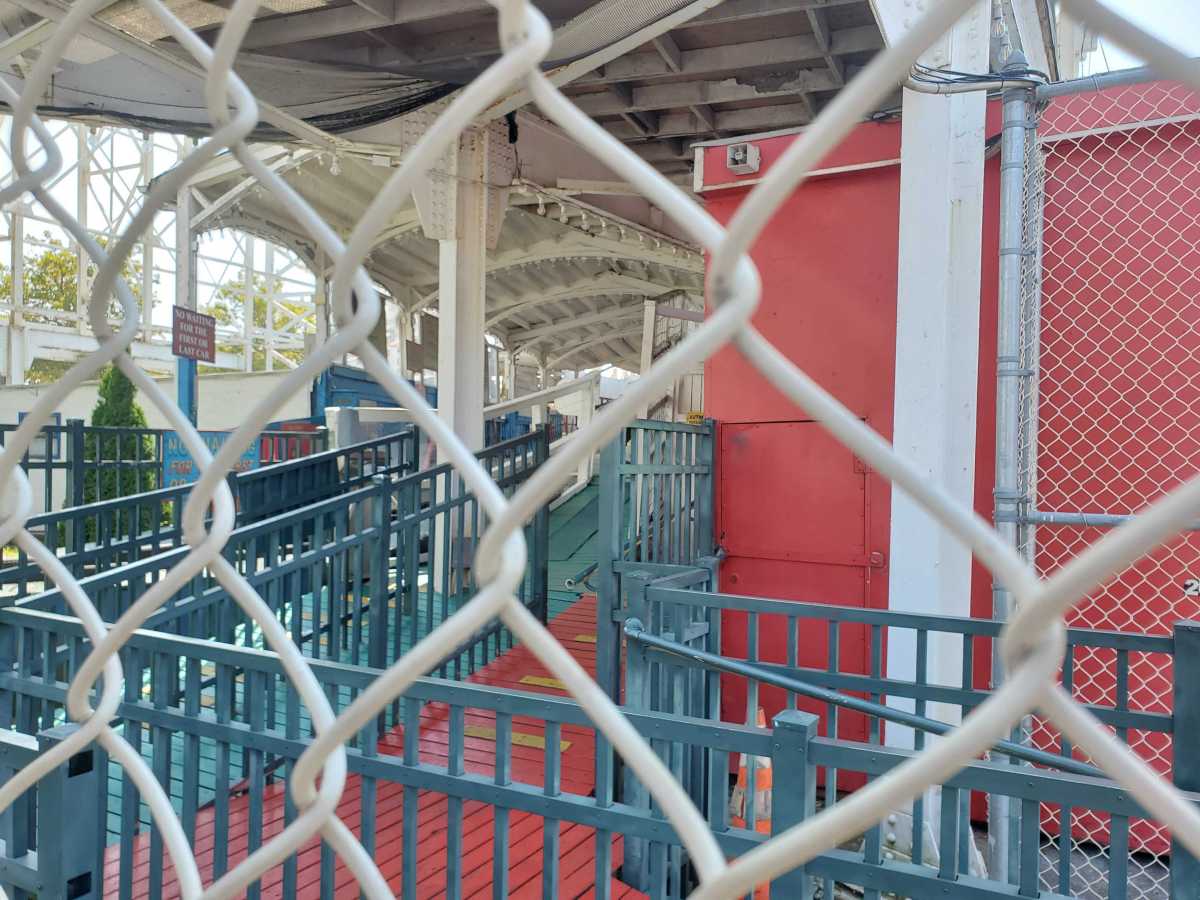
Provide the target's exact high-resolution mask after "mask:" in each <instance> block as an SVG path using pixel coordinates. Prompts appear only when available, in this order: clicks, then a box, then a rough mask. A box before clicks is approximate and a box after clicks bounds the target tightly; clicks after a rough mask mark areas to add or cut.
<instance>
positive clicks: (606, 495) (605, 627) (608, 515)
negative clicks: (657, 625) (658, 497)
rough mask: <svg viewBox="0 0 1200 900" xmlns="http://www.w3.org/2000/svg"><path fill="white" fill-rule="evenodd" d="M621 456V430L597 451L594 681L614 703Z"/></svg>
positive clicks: (616, 690)
mask: <svg viewBox="0 0 1200 900" xmlns="http://www.w3.org/2000/svg"><path fill="white" fill-rule="evenodd" d="M624 454H625V429H621V431H620V432H619V433H618V434H617V436H616V437H615V438H613V439H612V440H611V441H609V443H608V444H607V445H605V447H604V448H603V449H602V450H601V451H600V522H599V530H600V532H599V546H598V547H597V559H598V563H599V564H598V568H597V570H596V577H597V585H596V682H597V683H598V684H599V685H600V687H601V688H603V690H604V692H605V693H606V694H608V696H609V697H611V698H612V699H613V700H614V701H615V702H620V684H619V683H618V679H619V677H620V675H619V673H620V671H621V664H620V657H621V626H620V623H619V622H617V621H615V614H616V613H618V612H619V611H620V609H621V582H620V578H619V576H618V575H617V573H616V572H615V571H614V570H613V562H614V561H616V560H618V559H620V558H621V475H620V472H619V471H618V466H619V465H620V464H621V459H622V457H623V456H624Z"/></svg>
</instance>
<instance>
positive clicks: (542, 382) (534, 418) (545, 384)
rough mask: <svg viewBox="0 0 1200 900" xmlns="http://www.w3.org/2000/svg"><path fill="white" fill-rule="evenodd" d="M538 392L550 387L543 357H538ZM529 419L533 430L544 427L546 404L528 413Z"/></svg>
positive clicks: (548, 374)
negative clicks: (540, 426)
mask: <svg viewBox="0 0 1200 900" xmlns="http://www.w3.org/2000/svg"><path fill="white" fill-rule="evenodd" d="M537 370H538V390H539V391H544V390H546V389H547V388H549V387H550V370H549V369H548V368H547V367H546V357H545V355H542V356H539V357H538V367H537ZM529 418H530V421H531V423H532V425H533V427H534V428H537V427H538V426H539V425H545V424H546V419H547V418H548V416H547V410H546V404H545V403H539V404H538V405H537V406H535V407H534V408H533V409H531V410H530V411H529Z"/></svg>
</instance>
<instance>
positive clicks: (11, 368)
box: [4, 207, 29, 384]
mask: <svg viewBox="0 0 1200 900" xmlns="http://www.w3.org/2000/svg"><path fill="white" fill-rule="evenodd" d="M11 215H12V219H11V225H10V232H11V233H10V235H9V237H10V238H11V240H10V241H9V250H10V252H11V254H12V256H11V258H10V259H9V268H10V270H11V271H12V307H13V308H12V312H11V313H9V315H8V325H7V327H6V328H5V329H4V332H5V333H4V383H5V384H24V383H25V370H26V368H28V366H29V352H28V346H27V343H26V339H25V314H24V312H23V310H24V308H25V216H24V215H23V214H22V213H21V211H20V208H19V207H14V208H13V211H12V213H11Z"/></svg>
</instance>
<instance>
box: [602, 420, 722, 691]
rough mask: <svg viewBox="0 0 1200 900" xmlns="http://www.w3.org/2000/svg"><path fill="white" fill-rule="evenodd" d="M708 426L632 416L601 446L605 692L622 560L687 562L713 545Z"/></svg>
mask: <svg viewBox="0 0 1200 900" xmlns="http://www.w3.org/2000/svg"><path fill="white" fill-rule="evenodd" d="M715 427H716V426H715V424H714V423H713V422H712V421H707V422H705V423H704V424H703V425H680V424H677V423H673V422H653V421H648V420H639V421H636V422H634V423H632V424H630V425H627V426H626V427H624V428H623V429H621V431H620V432H619V433H618V434H617V436H616V437H615V438H613V440H612V441H611V442H610V443H609V444H608V446H606V447H605V448H604V449H603V451H601V453H600V523H599V534H600V546H599V559H600V563H599V565H598V567H597V570H596V593H597V599H598V602H597V615H598V617H599V622H598V623H597V633H596V641H597V648H596V649H597V670H596V680H597V681H598V682H599V684H600V686H601V687H603V688H604V690H605V691H606V692H607V693H608V695H609V696H610V697H613V698H616V697H618V696H619V677H620V676H619V673H620V671H621V648H622V640H621V634H620V618H619V615H618V614H619V612H620V610H621V596H622V593H623V589H622V585H621V572H620V570H621V568H622V566H623V565H624V564H627V563H634V562H636V563H644V564H659V565H664V564H693V563H696V561H697V560H699V559H707V558H710V557H711V556H712V554H713V553H714V552H715V547H716V544H715V539H714V534H713V508H714V490H715V487H714V485H715V479H714V467H713V438H714V434H715ZM609 561H612V562H611V563H610V562H609ZM581 574H582V573H581Z"/></svg>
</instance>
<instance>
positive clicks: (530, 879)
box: [104, 596, 644, 900]
mask: <svg viewBox="0 0 1200 900" xmlns="http://www.w3.org/2000/svg"><path fill="white" fill-rule="evenodd" d="M595 622H596V600H595V597H591V596H587V597H583V598H582V599H580V600H579V602H577V603H575V604H574V605H573V606H572V607H570V608H569V609H567V610H565V611H564V612H563V613H562V614H560V615H559V616H558V617H556V618H555V619H554V621H553V622H552V623H551V626H550V630H551V632H552V633H553V634H554V636H555V637H556V638H558V640H559V641H561V642H562V644H563V646H565V647H566V648H567V649H568V650H570V651H571V653H572V654H573V655H574V656H575V658H576V659H577V660H578V661H579V662H580V663H581V664H582V665H583V666H584V667H585V668H586V669H587V670H588V671H589V672H590V673H592V674H593V675H594V674H595V670H596V668H595V667H596V644H595V637H594V633H595ZM470 680H471V681H472V682H475V683H478V684H487V685H491V686H494V687H508V688H512V689H513V690H521V691H529V692H533V693H542V694H549V695H552V696H565V692H564V691H563V690H562V688H561V687H559V686H558V683H557V680H556V679H554V678H553V677H552V676H551V675H550V673H549V672H547V671H546V669H545V668H544V667H543V666H542V665H541V663H539V662H538V661H537V659H536V658H535V657H534V656H533V654H532V653H530V652H529V651H528V650H527V649H526V648H524V647H517V648H515V649H513V650H511V651H509V652H508V653H506V654H504V655H503V656H501V657H499V658H498V659H496V660H494V661H493V662H492V663H491V664H489V665H488V666H487V667H486V668H484V669H482V670H481V671H479V672H478V673H477V674H476V675H474V676H472V678H471V679H470ZM494 725H495V721H494V715H493V714H492V713H491V712H489V711H487V710H478V709H468V710H467V712H466V738H465V751H466V753H465V756H466V760H465V766H466V769H467V771H468V772H472V773H477V774H481V775H492V774H494V763H495V739H494V734H495V732H494ZM448 730H449V726H448V708H447V707H446V706H444V705H441V704H427V705H426V707H425V708H424V710H423V712H422V715H421V740H420V755H421V762H422V763H429V764H432V765H438V766H444V765H445V764H446V753H447V745H448ZM561 741H562V742H563V743H562V744H561V746H562V747H563V750H562V756H561V772H562V775H561V788H562V791H563V792H564V793H569V794H577V795H582V796H586V795H588V794H589V793H590V792H591V790H592V788H593V786H594V785H593V776H594V773H593V768H592V767H593V752H594V736H593V732H592V731H591V730H589V729H585V728H579V727H575V726H569V725H568V726H564V727H563V728H562V733H561ZM544 746H545V742H544V736H543V723H542V722H541V721H540V720H537V719H528V718H522V717H516V718H514V719H513V747H512V777H513V780H514V781H518V782H522V783H525V784H533V785H538V786H541V785H542V783H543V771H544V751H543V747H544ZM379 752H380V753H381V754H395V755H399V754H400V753H402V752H403V731H402V729H400V728H396V729H394V730H393V731H391V732H389V733H388V734H386V735H385V736H384V737H383V739H382V740H381V741H380V743H379ZM239 787H240V788H241V789H242V790H243V791H244V787H245V786H244V784H243V785H241V786H239ZM284 791H285V786H284V785H283V784H281V783H274V784H271V785H270V786H268V788H267V790H266V791H265V793H264V796H263V800H262V803H263V835H264V840H265V839H266V838H269V837H271V836H273V835H276V834H278V833H279V832H280V831H281V830H282V828H283V797H284ZM403 796H404V790H403V788H402V787H401V786H400V785H397V784H392V783H384V782H379V783H377V797H376V817H375V836H376V837H375V846H376V853H375V859H376V862H377V863H378V864H379V867H380V869H381V870H382V872H383V874H384V875H385V877H387V879H388V882H389V884H390V885H391V886H392V889H393V890H394V891H396V892H399V890H400V886H401V870H402V865H403V862H404V861H403V859H402V856H401V844H402V841H401V828H402V821H403V814H402V813H403ZM361 802H362V780H361V779H360V778H358V777H357V776H351V777H350V778H349V779H347V783H346V789H345V792H344V793H343V795H342V801H341V804H340V805H339V806H338V815H339V817H340V818H341V819H342V821H344V822H345V823H346V824H347V825H348V826H349V827H350V828H351V829H352V830H353V831H354V832H355V833H356V834H358V833H360V826H361V809H362V805H361ZM419 804H420V805H419V809H420V829H419V831H420V838H419V841H420V843H419V854H418V859H417V861H416V866H417V893H418V895H419V896H420V897H422V898H425V897H430V898H432V897H440V896H443V895H444V894H445V885H446V839H447V829H446V825H447V817H448V809H447V805H448V804H447V799H446V797H445V796H444V795H441V794H435V793H432V792H429V791H421V792H420V801H419ZM249 812H250V811H249V797H248V796H246V794H245V793H244V792H243V793H239V794H237V796H235V797H233V798H231V800H230V816H229V829H228V831H229V836H228V843H229V858H230V864H229V865H230V867H232V865H234V864H236V863H237V862H238V861H239V860H241V859H244V858H245V856H246V841H247V824H248V821H249ZM542 824H543V823H542V818H541V817H540V816H535V815H531V814H529V813H525V812H520V811H517V810H512V811H511V812H510V813H509V896H511V897H522V898H526V897H528V898H533V897H540V896H541V892H542V888H541V880H542ZM559 829H560V831H559V835H560V837H559V894H558V895H559V897H562V898H564V900H567V898H581V897H590V896H593V894H594V889H595V842H594V830H593V829H591V828H586V827H584V826H582V825H575V824H571V823H561V824H560V826H559ZM494 836H495V832H494V829H493V808H492V807H490V806H487V805H485V804H483V803H478V802H472V801H466V802H464V803H463V841H462V843H463V849H462V872H463V878H462V883H463V885H462V886H463V891H462V893H463V897H464V898H484V897H491V896H492V856H493V853H492V843H493V840H494ZM118 851H119V848H118V847H116V846H113V847H109V848H108V851H107V854H106V858H105V879H104V892H105V896H106V897H115V896H117V894H118V885H119V882H118V877H119V876H118V872H119V867H118ZM212 852H213V809H212V807H211V806H208V807H206V808H204V809H202V810H201V811H200V814H199V817H198V821H197V826H196V839H195V853H196V858H197V861H198V862H199V865H200V874H201V877H202V878H203V879H204V880H205V882H206V883H208V882H209V881H210V880H211V874H212ZM320 857H321V852H320V845H319V843H317V842H315V841H314V842H312V843H311V844H310V845H308V846H306V847H305V849H304V850H302V851H301V853H300V856H299V864H298V877H297V882H298V896H300V897H317V896H318V895H319V878H320ZM620 861H621V839H620V837H619V836H614V838H613V865H614V868H615V867H616V866H618V865H619V864H620ZM149 865H150V862H149V837H148V836H142V837H141V838H139V840H138V842H137V845H136V849H135V867H134V891H133V895H134V897H135V898H142V897H146V896H148V894H149V877H148V876H149ZM282 877H283V872H282V869H280V868H277V869H274V870H272V871H270V872H268V873H267V875H266V876H264V878H263V880H262V893H263V896H264V897H282V896H283V888H282V884H281V881H282ZM335 878H336V885H337V896H338V897H346V898H355V897H357V896H358V890H357V887H356V885H355V883H354V880H353V878H352V877H351V875H350V872H349V870H347V869H346V868H345V866H343V865H341V864H340V862H339V863H338V865H337V868H336V876H335ZM165 882H166V883H165V884H164V888H163V896H164V897H175V896H178V895H179V890H178V884H177V883H176V881H175V878H174V872H173V871H172V870H171V869H170V868H168V871H167V873H166V876H165ZM612 896H613V897H614V898H625V897H642V896H644V895H643V894H640V893H638V892H636V891H634V890H632V889H631V888H629V887H628V886H626V885H624V884H622V883H621V882H619V881H617V880H616V879H615V878H614V879H613V880H612Z"/></svg>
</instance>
